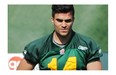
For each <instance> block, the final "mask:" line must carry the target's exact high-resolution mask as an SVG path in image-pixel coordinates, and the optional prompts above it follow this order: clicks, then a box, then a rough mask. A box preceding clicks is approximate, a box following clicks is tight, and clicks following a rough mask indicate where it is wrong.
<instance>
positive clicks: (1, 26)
mask: <svg viewBox="0 0 116 75" xmlns="http://www.w3.org/2000/svg"><path fill="white" fill-rule="evenodd" d="M114 1H115V0H74V1H73V0H1V1H0V35H1V36H0V58H1V59H0V72H1V74H3V75H6V74H7V75H32V74H33V75H36V74H37V75H54V74H58V75H59V74H62V75H72V74H73V75H85V74H86V75H110V74H112V73H113V74H115V72H116V71H115V64H116V62H115V57H116V56H115V55H116V54H115V53H116V52H115V51H116V50H115V46H116V44H115V42H116V40H115V38H116V36H115V35H116V34H115V30H116V29H115V27H114V26H115V25H116V24H115V21H116V19H115V18H116V17H115V16H116V11H115V2H114ZM8 4H108V10H109V14H108V17H109V18H108V19H109V20H108V21H109V22H108V27H109V30H108V34H109V41H108V43H109V47H108V50H109V51H108V52H109V56H108V57H109V58H108V59H109V65H108V69H109V70H106V71H39V72H38V71H10V70H8V60H7V58H8V53H7V50H8V25H7V24H8ZM56 72H57V73H56Z"/></svg>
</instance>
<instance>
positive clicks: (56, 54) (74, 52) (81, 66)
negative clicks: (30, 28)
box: [23, 31, 102, 70]
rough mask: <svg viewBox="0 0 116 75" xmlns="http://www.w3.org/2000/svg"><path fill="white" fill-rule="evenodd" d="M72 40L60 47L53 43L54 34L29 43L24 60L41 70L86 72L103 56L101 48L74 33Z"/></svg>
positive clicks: (88, 39) (87, 38)
mask: <svg viewBox="0 0 116 75" xmlns="http://www.w3.org/2000/svg"><path fill="white" fill-rule="evenodd" d="M71 36H72V37H71V39H70V40H69V41H68V43H67V44H66V45H63V46H60V45H58V44H56V43H55V42H54V41H53V33H52V34H50V35H48V36H45V37H43V38H40V39H37V40H35V41H33V42H31V43H29V44H28V45H27V46H26V47H25V50H24V52H23V53H24V58H25V59H26V60H27V61H29V62H30V63H32V64H33V65H36V64H39V68H40V70H86V66H87V64H88V63H90V62H93V61H97V60H99V59H100V57H101V56H102V52H101V49H100V47H99V46H98V45H97V44H96V43H95V42H94V41H93V40H92V39H91V38H89V37H86V36H83V35H81V34H78V33H75V32H74V31H72V35H71Z"/></svg>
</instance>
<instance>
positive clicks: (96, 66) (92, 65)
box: [87, 60, 102, 70]
mask: <svg viewBox="0 0 116 75" xmlns="http://www.w3.org/2000/svg"><path fill="white" fill-rule="evenodd" d="M87 70H102V64H101V62H100V60H98V61H93V62H90V63H88V64H87Z"/></svg>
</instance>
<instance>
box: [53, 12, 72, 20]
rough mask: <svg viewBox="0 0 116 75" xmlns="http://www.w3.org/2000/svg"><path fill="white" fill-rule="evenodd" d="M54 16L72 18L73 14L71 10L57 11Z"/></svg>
mask: <svg viewBox="0 0 116 75" xmlns="http://www.w3.org/2000/svg"><path fill="white" fill-rule="evenodd" d="M54 18H59V19H71V18H72V14H71V12H68V13H56V14H55V16H54Z"/></svg>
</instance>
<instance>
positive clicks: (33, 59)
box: [23, 43, 39, 65]
mask: <svg viewBox="0 0 116 75" xmlns="http://www.w3.org/2000/svg"><path fill="white" fill-rule="evenodd" d="M23 55H24V58H25V59H26V60H27V61H28V62H30V63H32V64H33V65H36V64H37V63H38V60H39V59H38V58H39V52H38V49H37V48H36V44H34V43H30V44H28V45H27V46H25V48H24V51H23Z"/></svg>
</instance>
